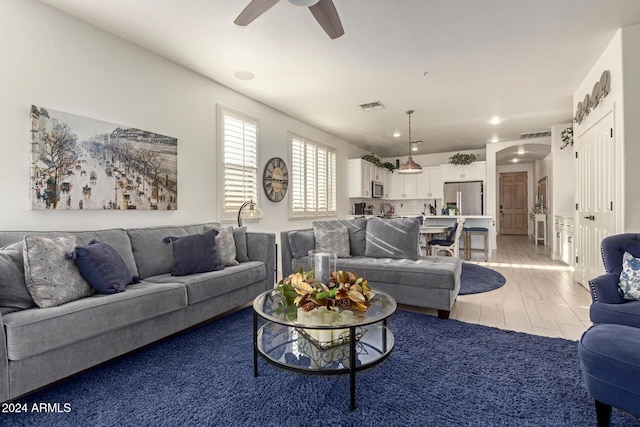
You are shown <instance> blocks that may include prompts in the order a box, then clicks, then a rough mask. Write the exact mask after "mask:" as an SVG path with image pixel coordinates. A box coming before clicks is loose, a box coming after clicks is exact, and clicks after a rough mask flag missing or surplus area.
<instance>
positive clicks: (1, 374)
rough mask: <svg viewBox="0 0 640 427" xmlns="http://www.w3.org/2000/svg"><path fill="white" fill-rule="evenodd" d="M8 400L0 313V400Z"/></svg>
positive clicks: (4, 342) (3, 336)
mask: <svg viewBox="0 0 640 427" xmlns="http://www.w3.org/2000/svg"><path fill="white" fill-rule="evenodd" d="M7 400H9V361H8V360H7V337H6V335H5V334H4V322H3V321H2V314H0V402H5V401H7Z"/></svg>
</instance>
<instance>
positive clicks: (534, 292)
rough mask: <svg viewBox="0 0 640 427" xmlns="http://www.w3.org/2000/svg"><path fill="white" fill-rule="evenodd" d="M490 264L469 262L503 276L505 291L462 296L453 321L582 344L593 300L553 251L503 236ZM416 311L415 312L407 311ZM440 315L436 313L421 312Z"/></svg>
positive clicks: (501, 289)
mask: <svg viewBox="0 0 640 427" xmlns="http://www.w3.org/2000/svg"><path fill="white" fill-rule="evenodd" d="M497 243H498V245H497V246H498V249H497V250H496V251H494V254H493V257H492V258H491V259H490V260H489V262H483V261H482V256H483V255H482V254H473V255H474V257H475V256H478V257H479V258H478V260H477V261H476V260H475V259H472V260H471V261H468V262H473V263H477V264H479V265H482V266H485V267H489V268H492V269H494V270H496V271H499V272H500V273H502V274H503V275H504V277H505V278H506V279H507V282H506V283H505V285H504V286H503V287H501V288H500V289H496V290H494V291H490V292H485V293H481V294H472V295H459V296H458V298H457V300H456V302H455V303H454V305H453V308H452V310H451V318H452V319H457V320H461V321H463V322H469V323H476V324H480V325H486V326H493V327H496V328H500V329H508V330H512V331H518V332H525V333H528V334H535V335H543V336H549V337H561V338H566V339H570V340H578V339H580V336H581V335H582V333H583V332H584V331H585V330H586V329H587V328H588V327H589V326H591V322H590V320H589V306H590V305H591V296H590V294H589V291H588V290H587V289H586V288H585V287H583V286H582V285H581V284H579V283H577V282H574V281H573V271H572V270H571V268H570V267H569V266H568V265H567V264H565V263H563V262H561V261H553V260H552V259H551V248H550V246H547V247H545V246H542V245H538V246H536V245H534V243H533V241H532V240H529V239H528V237H527V236H507V235H503V236H498V242H497ZM402 308H403V309H406V310H412V309H414V307H407V306H403V307H402ZM418 311H421V312H425V313H428V314H433V315H435V310H424V311H423V310H418Z"/></svg>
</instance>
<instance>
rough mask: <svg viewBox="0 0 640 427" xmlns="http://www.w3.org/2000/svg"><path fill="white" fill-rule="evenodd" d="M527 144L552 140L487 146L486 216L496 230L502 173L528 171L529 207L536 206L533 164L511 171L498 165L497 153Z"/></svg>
mask: <svg viewBox="0 0 640 427" xmlns="http://www.w3.org/2000/svg"><path fill="white" fill-rule="evenodd" d="M526 144H546V145H549V144H551V140H550V138H536V139H531V140H528V141H527V142H524V141H521V140H517V141H504V142H496V143H491V144H487V148H486V156H487V163H486V165H487V182H486V184H485V191H486V193H487V212H486V215H491V216H493V217H494V222H495V229H496V231H497V230H500V223H499V220H500V216H499V212H500V209H499V206H498V204H499V199H498V190H499V189H498V185H499V175H498V174H499V173H500V172H519V171H525V170H526V171H527V172H528V174H527V178H528V180H529V182H528V183H527V193H528V194H527V200H528V204H529V206H533V205H534V204H535V202H534V199H533V197H535V196H534V195H535V194H537V191H538V190H537V188H538V187H537V183H538V181H535V185H536V187H535V191H534V168H533V166H534V165H533V163H520V164H518V165H514V166H515V167H514V168H513V169H511V167H513V166H511V167H508V166H507V165H505V166H497V165H496V157H497V153H498V152H500V151H502V150H504V149H506V148H510V147H513V146H516V145H517V146H521V145H526ZM491 239H492V243H491V247H493V248H496V247H497V244H496V235H495V233H494V234H493V235H492V236H491Z"/></svg>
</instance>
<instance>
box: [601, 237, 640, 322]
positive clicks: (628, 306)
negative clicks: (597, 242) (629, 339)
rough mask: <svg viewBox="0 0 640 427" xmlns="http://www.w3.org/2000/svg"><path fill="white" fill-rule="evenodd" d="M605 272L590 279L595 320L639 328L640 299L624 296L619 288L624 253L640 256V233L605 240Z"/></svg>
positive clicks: (603, 249) (603, 254) (603, 252)
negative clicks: (625, 297) (626, 298)
mask: <svg viewBox="0 0 640 427" xmlns="http://www.w3.org/2000/svg"><path fill="white" fill-rule="evenodd" d="M601 250H602V260H603V262H604V269H605V271H606V273H605V274H603V275H601V276H598V277H596V278H595V279H592V280H590V281H589V287H590V288H591V299H592V301H593V303H592V304H591V308H590V309H589V316H590V318H591V321H592V322H593V323H594V324H603V323H613V324H619V325H628V326H633V327H636V328H640V301H636V300H625V299H623V298H622V296H621V295H620V293H619V292H618V282H619V281H620V273H621V272H622V256H623V255H624V253H625V252H629V253H630V254H631V255H633V256H634V257H636V258H640V234H636V233H625V234H616V235H613V236H609V237H606V238H605V239H604V240H603V241H602V245H601Z"/></svg>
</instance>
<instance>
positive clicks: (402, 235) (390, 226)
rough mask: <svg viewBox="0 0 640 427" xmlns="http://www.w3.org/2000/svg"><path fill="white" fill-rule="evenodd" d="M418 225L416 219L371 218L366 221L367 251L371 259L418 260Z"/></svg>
mask: <svg viewBox="0 0 640 427" xmlns="http://www.w3.org/2000/svg"><path fill="white" fill-rule="evenodd" d="M419 236H420V223H419V222H418V219H417V218H392V219H382V218H371V219H370V220H369V221H367V250H366V252H365V253H366V255H367V256H368V257H371V258H396V259H412V260H416V259H418V253H419V252H420V246H419V244H418V238H419Z"/></svg>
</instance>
